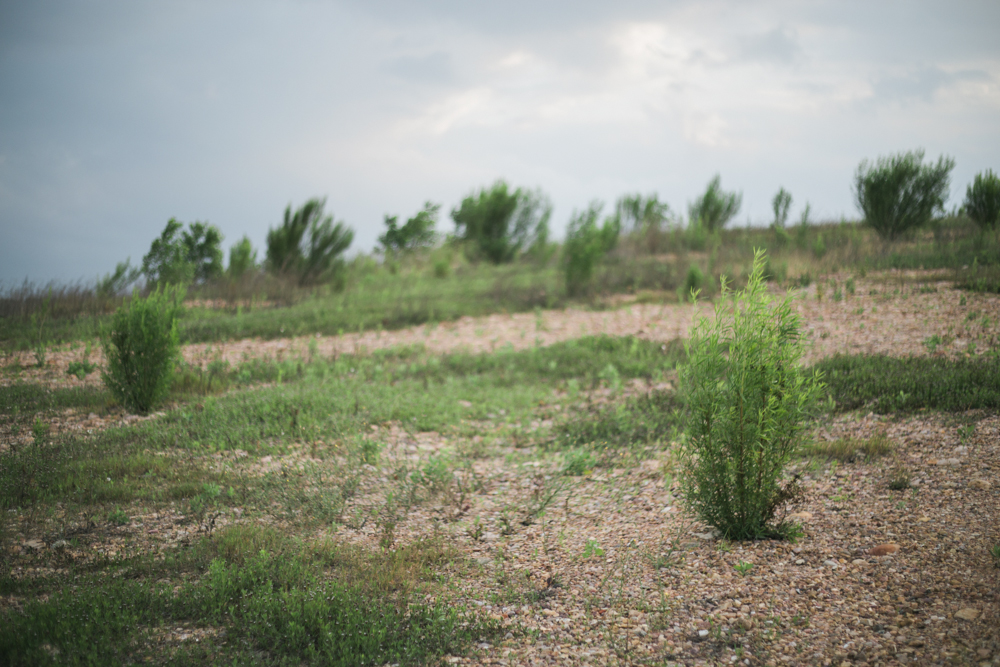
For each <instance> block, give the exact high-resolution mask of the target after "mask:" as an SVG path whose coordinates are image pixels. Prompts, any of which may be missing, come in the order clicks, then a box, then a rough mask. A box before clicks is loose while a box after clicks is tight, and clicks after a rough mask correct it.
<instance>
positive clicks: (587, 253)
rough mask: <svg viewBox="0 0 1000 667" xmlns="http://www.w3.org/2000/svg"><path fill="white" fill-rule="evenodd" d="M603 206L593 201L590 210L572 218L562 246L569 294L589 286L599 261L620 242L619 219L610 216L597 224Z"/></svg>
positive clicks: (584, 289)
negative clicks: (600, 223)
mask: <svg viewBox="0 0 1000 667" xmlns="http://www.w3.org/2000/svg"><path fill="white" fill-rule="evenodd" d="M601 208H602V205H601V204H600V202H593V203H591V204H590V206H589V207H587V210H585V211H583V212H580V213H574V214H573V217H572V218H571V219H570V221H569V228H568V229H567V231H566V243H565V244H564V245H563V270H564V271H565V272H566V291H567V292H569V293H570V294H581V293H584V292H586V291H587V290H588V289H589V288H590V285H591V279H592V278H593V275H594V268H595V267H596V266H597V263H598V262H599V261H600V260H601V258H602V257H604V255H605V254H607V253H608V252H609V251H611V250H612V249H613V248H614V247H615V244H616V243H617V242H618V234H619V233H620V231H621V223H620V222H619V218H617V217H614V216H612V217H609V218H607V219H605V220H604V223H603V224H602V225H601V226H600V227H598V226H597V219H598V218H599V217H600V215H601Z"/></svg>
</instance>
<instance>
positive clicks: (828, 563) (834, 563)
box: [823, 560, 840, 570]
mask: <svg viewBox="0 0 1000 667" xmlns="http://www.w3.org/2000/svg"><path fill="white" fill-rule="evenodd" d="M823 565H826V566H827V567H828V568H830V569H831V570H836V569H837V568H838V567H840V565H839V564H838V563H837V561H835V560H825V561H823Z"/></svg>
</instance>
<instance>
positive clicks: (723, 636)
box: [15, 273, 1000, 666]
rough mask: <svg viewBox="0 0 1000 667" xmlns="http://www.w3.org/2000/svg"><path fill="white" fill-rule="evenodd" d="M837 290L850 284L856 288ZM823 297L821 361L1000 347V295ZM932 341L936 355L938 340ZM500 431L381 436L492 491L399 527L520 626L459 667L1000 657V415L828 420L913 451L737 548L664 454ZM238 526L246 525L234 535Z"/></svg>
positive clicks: (619, 328)
mask: <svg viewBox="0 0 1000 667" xmlns="http://www.w3.org/2000/svg"><path fill="white" fill-rule="evenodd" d="M835 279H836V280H837V282H838V284H839V285H840V286H841V288H842V289H843V287H844V285H845V283H846V281H847V276H838V277H835ZM821 289H822V291H823V294H822V297H821V299H818V298H817V285H813V286H811V287H810V288H809V289H808V290H806V291H805V293H804V297H803V299H802V300H801V301H800V302H799V305H798V307H799V310H800V312H801V313H802V314H803V317H804V322H805V324H806V328H807V331H808V332H809V339H808V340H809V352H808V354H809V358H810V359H815V358H820V357H822V356H826V355H829V354H833V353H836V352H849V353H857V352H880V353H886V354H893V355H906V354H928V353H932V352H933V353H938V354H952V355H957V354H962V353H967V352H968V351H969V349H970V347H969V344H970V342H972V343H974V344H975V345H976V346H977V348H976V349H977V350H978V351H982V350H984V349H988V348H990V347H996V346H997V334H998V331H1000V327H998V324H997V322H998V320H1000V298H997V297H995V296H984V295H966V297H965V303H964V304H961V303H960V299H961V293H959V292H956V291H954V290H952V289H950V288H949V286H948V285H947V284H945V283H932V282H924V283H920V282H919V281H917V282H915V281H914V276H913V275H912V274H898V273H896V274H888V275H883V276H878V277H874V278H870V279H866V280H858V281H857V284H856V287H855V294H854V295H848V294H846V293H845V296H844V298H843V299H842V300H840V301H834V300H833V299H832V294H833V292H834V290H833V289H832V287H831V286H830V284H829V282H827V281H824V283H822V285H821ZM897 290H898V291H899V292H896V291H897ZM894 292H896V293H894ZM692 314H693V310H692V307H691V306H677V305H671V306H660V305H638V304H633V305H630V306H626V307H623V308H622V309H619V310H615V311H605V312H589V311H582V310H566V311H550V312H544V313H542V314H540V315H536V314H518V315H495V316H491V317H487V318H479V319H472V318H463V319H462V320H459V321H458V322H454V323H448V324H442V325H439V326H437V327H429V326H422V327H416V328H413V329H409V330H403V331H393V332H383V333H381V334H375V333H366V334H363V335H346V336H341V337H318V338H316V343H317V347H318V352H319V353H320V354H322V355H332V354H340V353H344V352H354V351H363V350H372V349H375V348H381V347H388V346H392V345H400V344H412V343H416V342H419V343H423V344H424V345H426V346H427V348H428V349H430V350H433V351H439V352H444V351H448V350H454V349H458V348H463V349H468V350H472V351H478V350H490V349H495V348H497V347H499V346H502V345H507V344H510V345H513V346H514V347H517V348H520V347H525V346H531V345H536V344H539V343H541V344H549V343H552V342H555V341H558V340H565V339H569V338H573V337H577V336H580V335H585V334H592V333H610V334H616V335H623V334H633V335H639V336H642V337H645V338H652V339H656V340H670V339H673V338H676V337H679V336H683V335H685V332H686V330H687V325H688V324H689V323H690V321H691V318H692ZM932 336H937V337H938V338H939V342H937V343H934V342H930V344H928V343H926V341H928V339H929V338H931V337H932ZM308 340H309V339H307V338H299V339H294V340H276V341H234V342H227V343H223V344H217V345H213V346H210V348H211V349H209V346H204V345H192V346H188V347H186V348H185V350H184V354H185V357H186V358H187V359H189V360H191V361H200V360H206V359H211V358H215V357H216V356H217V355H222V356H223V357H224V358H226V359H229V360H230V361H234V362H235V361H238V360H239V359H240V358H242V357H243V356H244V355H263V354H268V355H274V356H278V355H281V354H284V355H296V354H307V352H306V350H307V345H308ZM74 354H75V355H76V356H74ZM94 356H95V357H97V356H98V355H97V354H95V355H94ZM78 357H79V352H78V351H77V352H75V353H73V352H55V353H53V354H52V355H51V364H50V366H49V367H48V368H46V369H42V370H28V371H24V372H22V374H21V375H22V378H23V379H26V380H29V381H38V382H44V383H48V384H53V385H54V384H60V385H62V384H67V383H68V384H74V383H77V382H78V381H77V380H76V379H75V378H70V379H68V380H67V379H66V377H67V376H66V375H65V373H64V369H65V365H66V364H68V363H69V361H70V360H72V359H74V358H78ZM23 363H28V357H27V356H25V358H24V361H23ZM95 375H96V374H95ZM86 381H87V382H94V381H96V380H95V377H94V376H91V377H89V378H87V380H86ZM553 409H554V410H556V411H559V410H563V411H568V409H569V408H568V406H555V407H554V408H553ZM65 418H66V423H67V424H68V425H69V426H68V427H77V426H76V425H77V424H78V425H80V426H82V427H87V428H102V427H104V426H106V425H107V424H106V420H102V419H98V418H96V416H93V415H88V416H83V415H72V414H67V415H66V416H65ZM123 418H124V417H122V416H119V417H117V418H116V419H118V420H121V419H123ZM74 420H77V421H76V422H74ZM969 424H974V430H969V429H968V428H967V426H968V425H969ZM962 427H965V428H962ZM491 428H493V427H492V426H491V425H490V424H483V425H482V431H481V432H482V433H483V434H485V436H486V437H485V439H482V437H481V436H477V437H476V438H474V439H470V440H461V439H457V438H455V437H448V436H443V435H440V434H436V433H418V434H410V433H407V432H406V431H405V430H402V429H400V428H398V427H396V426H388V427H386V426H383V427H379V428H378V430H376V431H374V432H373V434H372V435H371V437H375V438H377V439H379V440H381V441H382V442H383V443H384V444H385V450H384V456H385V460H386V461H387V462H391V461H392V460H393V459H394V457H396V458H406V459H408V460H411V461H412V460H419V459H420V458H421V457H426V456H429V455H430V454H432V453H434V452H438V451H441V450H448V451H452V452H456V451H457V452H466V453H468V452H475V456H476V458H474V462H473V468H472V470H473V471H474V473H475V476H476V478H477V479H479V480H480V481H481V482H482V487H481V490H480V491H479V492H477V493H474V494H470V495H468V496H465V497H462V498H461V499H460V500H456V497H455V496H454V495H453V494H452V495H449V494H445V495H443V496H441V497H439V498H437V499H436V500H434V501H432V502H429V503H426V504H424V505H420V506H417V507H415V508H414V509H413V511H412V512H411V513H410V514H408V515H407V516H406V517H405V518H404V519H403V520H402V521H401V522H400V524H399V525H398V526H397V528H396V533H395V535H396V541H397V543H406V542H408V541H410V540H413V539H417V538H419V537H423V536H428V535H435V534H437V535H440V534H444V535H446V536H448V537H449V539H450V541H451V542H452V543H453V544H454V545H455V546H456V548H458V549H459V550H460V551H461V552H462V553H463V554H465V555H466V556H467V557H468V559H469V560H470V562H472V563H474V568H473V570H472V573H471V574H467V575H466V576H464V577H462V578H460V579H459V580H458V581H456V582H454V583H455V585H456V586H458V588H459V590H460V591H461V593H460V596H461V598H462V599H463V601H464V602H465V603H466V604H469V605H474V606H476V607H480V608H482V609H483V611H485V612H486V613H489V614H492V615H494V616H496V617H498V618H501V619H504V621H505V622H506V623H508V624H509V625H510V628H511V630H512V631H511V633H510V635H508V637H507V638H506V639H504V640H502V641H499V642H497V643H496V644H494V645H488V644H482V645H480V646H478V647H476V648H475V649H474V651H473V653H472V654H470V655H468V656H463V657H451V656H447V657H446V658H445V663H446V664H477V665H556V664H568V665H578V664H595V665H604V664H657V665H660V664H665V665H674V664H676V665H710V664H711V665H716V664H718V665H729V664H744V665H824V666H825V665H863V664H869V665H903V664H905V665H936V664H959V665H993V666H996V665H1000V586H998V584H1000V570H998V569H996V568H994V565H993V562H992V559H991V557H990V554H989V548H990V547H991V546H992V545H994V544H996V543H998V542H1000V418H998V417H997V416H996V415H992V414H967V415H947V416H943V415H921V416H910V417H904V418H898V419H893V418H889V417H882V416H876V415H871V414H869V415H864V414H849V415H840V416H837V417H835V418H833V419H832V420H831V421H829V422H828V423H824V424H821V425H818V426H817V428H816V431H815V433H814V436H813V437H814V438H815V439H816V440H825V439H836V438H842V437H859V438H865V437H871V436H873V435H876V434H880V433H884V434H885V435H886V436H887V437H888V438H889V440H890V441H891V442H892V443H893V444H894V445H895V447H896V453H895V454H894V455H892V456H890V457H887V458H883V459H879V460H875V461H857V462H853V463H848V464H839V465H837V464H835V463H830V462H825V461H815V460H805V459H803V460H800V461H797V462H796V464H795V466H796V468H795V472H796V473H798V474H799V475H800V476H801V481H802V483H803V485H804V486H805V488H806V494H805V497H804V500H803V501H802V503H801V504H800V505H798V506H795V507H792V508H789V511H790V512H792V513H793V514H792V515H791V516H792V518H793V519H795V520H796V521H799V522H800V523H801V524H802V527H803V529H804V535H803V537H802V538H801V539H799V540H798V541H797V542H795V543H789V542H776V541H762V542H753V543H727V542H725V541H723V540H719V539H718V538H717V537H716V536H715V535H714V534H713V533H712V531H711V530H709V529H708V528H706V527H705V526H701V525H699V524H697V523H694V522H692V521H691V519H690V518H689V517H687V516H686V515H685V514H684V513H683V512H682V511H681V510H680V509H679V506H678V499H677V498H676V497H675V496H674V493H673V492H674V491H675V489H674V488H673V487H672V483H671V478H670V476H669V475H665V472H669V470H670V461H669V460H668V458H666V455H665V454H664V455H662V457H661V458H657V459H651V460H647V461H645V462H644V463H643V464H642V465H641V466H638V467H631V468H615V469H606V468H599V469H598V470H597V471H595V472H594V473H592V474H589V475H586V476H582V477H562V476H560V475H558V474H557V471H558V465H559V463H558V461H556V460H554V459H551V458H548V459H546V458H544V457H542V458H539V457H537V456H536V455H535V452H534V450H533V449H530V448H527V449H524V448H522V449H519V448H517V447H515V446H514V445H513V444H511V443H507V442H504V441H503V440H501V439H496V438H493V437H492V436H491V435H490V434H491ZM960 428H961V429H962V430H960ZM304 458H307V456H306V455H305V454H291V455H289V456H287V457H275V458H273V459H271V458H269V459H267V460H266V461H264V462H263V463H262V462H256V463H255V464H254V465H258V466H259V465H266V466H268V467H271V468H274V467H278V468H280V467H281V466H296V465H299V464H300V463H301V462H302V460H303V459H304ZM241 460H242V459H240V457H239V455H238V453H237V454H232V453H231V454H230V455H227V456H220V455H216V457H215V459H214V460H213V461H207V464H211V465H220V466H239V465H246V464H244V463H241V462H240V461H241ZM387 468H388V466H387V465H384V466H383V468H382V470H387ZM900 470H905V471H906V472H907V473H908V475H909V477H910V479H911V480H912V482H913V486H912V487H911V488H909V489H905V490H901V491H892V490H890V489H889V480H890V479H891V478H892V477H893V476H894V475H895V474H896V473H898V471H900ZM381 474H382V473H379V472H373V477H372V480H371V481H370V483H368V484H367V485H366V490H365V492H363V493H361V494H359V496H358V497H357V499H356V500H355V502H356V503H358V504H359V506H365V505H366V504H367V505H371V506H373V505H374V504H376V503H377V502H378V498H379V495H380V494H382V493H384V492H385V490H386V489H387V488H388V484H389V479H388V477H384V478H383V477H380V475H381ZM555 488H558V489H559V490H558V493H556V495H555V496H554V500H553V502H552V503H551V504H550V505H549V506H547V507H546V508H545V511H544V513H543V514H541V515H540V516H534V517H532V520H530V521H527V523H526V524H525V520H526V519H527V518H528V516H529V514H530V508H531V507H533V506H537V502H538V498H541V497H545V496H546V494H547V492H548V491H551V490H553V489H555ZM133 519H134V520H135V519H142V523H141V524H139V523H137V522H135V521H134V522H133V524H132V525H129V526H125V527H122V529H121V532H122V535H118V534H117V533H114V532H112V533H108V534H106V535H104V536H103V537H102V541H101V543H100V544H95V545H92V548H93V549H94V550H100V551H101V552H102V553H104V554H105V555H108V554H109V553H110V554H111V555H112V557H113V556H114V555H115V554H117V553H118V552H119V549H121V548H122V547H121V544H124V543H126V542H128V543H130V544H132V545H133V546H132V548H138V547H136V542H135V541H136V539H138V536H139V534H141V535H142V538H141V539H142V540H145V541H147V542H149V544H150V545H152V546H155V547H157V548H161V549H162V548H169V547H171V546H174V545H176V544H178V543H182V542H184V541H185V540H188V539H190V537H191V534H192V531H193V530H196V529H193V528H192V527H191V526H190V525H188V526H186V527H184V528H182V527H180V526H181V525H182V517H180V516H179V515H176V514H172V513H171V512H162V511H161V512H158V513H150V514H148V515H144V516H143V515H140V514H139V512H138V511H137V512H136V513H135V514H133ZM237 520H239V517H238V515H236V514H234V515H233V516H230V517H225V518H223V519H222V520H221V521H220V524H219V525H220V526H221V525H223V524H224V523H225V522H227V521H237ZM338 536H339V538H340V539H345V540H349V541H354V542H358V543H363V544H370V545H372V546H374V545H376V544H377V543H378V540H379V537H380V536H379V534H377V532H376V529H375V527H374V526H366V527H364V528H362V529H360V530H356V531H354V530H343V529H342V530H341V531H340V532H339V533H338ZM49 547H51V545H48V544H47V542H46V538H45V536H44V535H34V536H28V535H25V536H23V540H22V542H21V544H20V545H19V546H17V547H15V549H16V550H18V551H20V552H22V553H27V552H30V551H31V550H39V549H46V548H49ZM79 557H81V558H82V557H85V555H84V554H79ZM519 628H520V629H522V630H523V632H519V631H518V629H519ZM175 639H176V638H175ZM177 641H181V640H177Z"/></svg>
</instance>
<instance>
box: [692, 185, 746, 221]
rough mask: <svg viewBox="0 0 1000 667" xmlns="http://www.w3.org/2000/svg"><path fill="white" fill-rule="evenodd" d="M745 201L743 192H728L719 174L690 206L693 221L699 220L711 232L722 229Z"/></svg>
mask: <svg viewBox="0 0 1000 667" xmlns="http://www.w3.org/2000/svg"><path fill="white" fill-rule="evenodd" d="M742 203H743V194H742V193H738V192H726V191H724V190H723V189H722V183H721V180H720V177H719V175H718V174H716V175H715V177H714V178H713V179H712V180H711V181H709V182H708V187H707V188H706V189H705V194H703V195H702V196H700V197H698V198H697V199H696V200H694V202H693V203H692V204H691V205H690V206H689V207H688V213H689V214H690V216H691V223H692V224H694V222H695V221H697V222H698V223H699V224H700V225H701V226H702V227H704V228H705V229H706V230H707V231H708V232H709V233H710V234H711V233H712V232H717V231H721V230H722V228H723V227H725V226H726V223H727V222H729V221H730V220H731V219H732V218H733V217H735V216H736V214H737V213H739V211H740V205H741V204H742Z"/></svg>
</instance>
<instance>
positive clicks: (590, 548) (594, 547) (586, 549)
mask: <svg viewBox="0 0 1000 667" xmlns="http://www.w3.org/2000/svg"><path fill="white" fill-rule="evenodd" d="M603 555H604V549H602V548H601V545H600V544H598V543H597V540H594V539H591V538H588V539H587V542H586V544H584V545H583V555H582V557H583V558H593V557H595V556H596V557H598V558H600V557H601V556H603Z"/></svg>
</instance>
